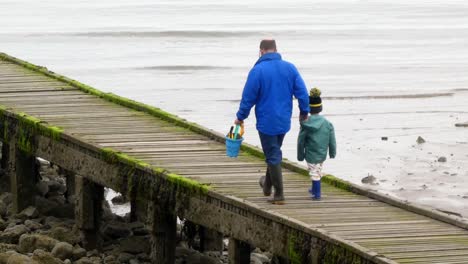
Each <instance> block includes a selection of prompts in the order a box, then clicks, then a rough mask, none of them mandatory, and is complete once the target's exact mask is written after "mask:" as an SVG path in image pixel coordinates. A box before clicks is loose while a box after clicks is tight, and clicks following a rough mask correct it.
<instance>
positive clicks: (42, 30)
mask: <svg viewBox="0 0 468 264" xmlns="http://www.w3.org/2000/svg"><path fill="white" fill-rule="evenodd" d="M0 4H1V6H2V9H3V8H4V10H8V12H5V13H3V14H2V16H0V25H2V27H1V28H0V52H5V53H8V54H10V55H13V56H17V57H19V58H21V59H24V60H27V61H30V62H32V63H35V64H39V65H44V66H47V67H48V68H49V69H50V70H52V71H55V72H58V73H60V74H63V75H66V76H70V77H72V78H74V79H76V80H79V81H80V82H83V83H86V84H89V85H91V86H94V87H96V88H98V89H101V90H104V91H107V92H112V93H115V94H118V95H121V96H124V97H129V98H132V99H134V100H137V101H141V102H144V103H146V104H149V105H153V106H156V107H160V108H161V109H163V110H165V111H168V112H171V113H174V114H176V115H179V116H181V117H183V118H185V119H187V120H190V121H192V122H196V123H199V124H201V125H203V126H205V127H208V128H210V129H213V130H215V131H218V132H222V133H226V132H227V131H228V128H229V127H230V126H231V125H232V122H233V120H234V119H235V113H236V111H237V108H238V105H239V100H240V97H241V93H242V89H243V85H244V82H245V79H246V76H247V74H248V71H249V70H250V68H251V67H252V66H253V64H254V63H255V61H256V60H257V58H258V44H259V41H260V39H262V38H265V37H274V38H275V39H276V40H277V44H278V49H279V52H280V53H281V54H282V56H283V58H284V59H285V60H288V61H291V62H293V63H294V64H295V65H296V66H297V68H298V69H299V71H300V72H301V74H302V76H303V79H304V80H305V82H306V85H307V86H308V87H309V88H312V87H315V86H316V87H319V88H320V89H321V90H322V96H323V102H324V111H323V115H325V116H326V117H327V118H328V119H329V120H330V121H331V122H332V123H333V124H334V126H335V130H336V134H337V143H338V155H337V158H336V159H335V160H327V161H326V162H325V165H324V170H325V171H326V172H328V173H330V174H333V175H335V176H336V177H339V178H341V179H345V180H348V181H350V182H353V183H356V184H360V185H363V186H367V187H368V188H372V189H374V190H378V191H379V192H382V193H386V194H388V195H391V196H394V197H397V198H399V199H402V200H407V201H410V202H415V203H418V204H423V205H428V206H432V207H434V208H438V209H440V210H443V211H446V212H449V213H453V214H456V215H464V216H465V217H468V215H467V214H466V213H465V212H467V209H468V181H467V180H466V179H467V178H468V128H467V127H464V126H456V124H459V123H466V122H468V75H467V74H466V73H467V72H468V63H466V62H467V61H468V49H467V48H466V46H467V43H468V3H466V2H464V1H449V2H447V1H431V2H428V1H422V0H418V1H411V3H408V2H407V1H402V0H397V1H379V2H367V1H350V0H349V1H344V0H338V1H305V0H297V1H274V2H271V1H256V2H255V3H251V2H249V1H237V2H235V3H234V2H231V1H210V0H203V1H198V2H197V3H193V2H185V1H158V2H154V1H146V0H145V1H138V2H137V3H135V2H133V1H128V0H117V1H110V0H105V1H99V2H94V1H69V2H63V1H58V0H48V1H42V2H40V3H39V2H34V1H26V0H20V1H9V0H8V1H7V0H0ZM295 105H296V103H295ZM292 124H293V126H292V128H291V131H290V132H289V133H288V134H287V136H286V138H285V142H284V148H283V154H284V157H285V158H287V159H289V160H292V161H296V140H297V134H298V130H299V121H298V109H297V106H294V113H293V122H292ZM418 137H421V138H423V139H424V141H425V142H424V143H418V142H417V139H418ZM245 140H246V142H248V143H250V144H253V145H259V139H258V134H257V132H256V129H255V118H254V115H253V112H252V115H251V116H250V117H249V119H247V120H246V134H245ZM420 142H421V141H420ZM303 165H304V164H303ZM368 176H373V177H375V180H374V181H372V182H371V183H367V184H366V183H362V179H363V178H365V177H368ZM298 191H300V190H298ZM304 191H306V190H304ZM324 197H325V198H326V193H324Z"/></svg>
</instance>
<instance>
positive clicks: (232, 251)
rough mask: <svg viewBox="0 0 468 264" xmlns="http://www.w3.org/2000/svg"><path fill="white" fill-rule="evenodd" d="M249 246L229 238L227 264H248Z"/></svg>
mask: <svg viewBox="0 0 468 264" xmlns="http://www.w3.org/2000/svg"><path fill="white" fill-rule="evenodd" d="M250 251H251V250H250V245H249V244H247V243H245V242H242V241H240V240H237V239H234V238H229V252H228V258H229V261H228V263H229V264H250Z"/></svg>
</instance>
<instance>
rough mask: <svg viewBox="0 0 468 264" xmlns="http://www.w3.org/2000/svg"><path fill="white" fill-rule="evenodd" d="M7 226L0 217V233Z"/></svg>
mask: <svg viewBox="0 0 468 264" xmlns="http://www.w3.org/2000/svg"><path fill="white" fill-rule="evenodd" d="M7 226H8V223H7V222H5V220H3V219H2V218H1V217H0V232H1V231H3V230H5V228H7Z"/></svg>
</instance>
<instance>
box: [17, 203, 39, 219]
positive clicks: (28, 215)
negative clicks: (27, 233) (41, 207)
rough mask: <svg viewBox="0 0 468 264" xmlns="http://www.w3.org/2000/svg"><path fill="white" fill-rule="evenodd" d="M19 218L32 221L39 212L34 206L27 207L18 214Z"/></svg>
mask: <svg viewBox="0 0 468 264" xmlns="http://www.w3.org/2000/svg"><path fill="white" fill-rule="evenodd" d="M18 216H19V218H21V219H32V218H36V217H38V216H39V211H38V210H37V209H36V207H34V206H29V207H28V208H26V209H24V210H23V211H21V213H19V215H18Z"/></svg>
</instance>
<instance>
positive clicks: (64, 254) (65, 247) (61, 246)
mask: <svg viewBox="0 0 468 264" xmlns="http://www.w3.org/2000/svg"><path fill="white" fill-rule="evenodd" d="M52 255H53V256H54V257H56V258H59V259H61V260H65V259H68V258H71V257H73V246H72V245H70V244H69V243H67V242H59V243H57V244H55V247H54V248H53V249H52Z"/></svg>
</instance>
